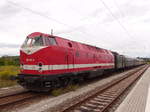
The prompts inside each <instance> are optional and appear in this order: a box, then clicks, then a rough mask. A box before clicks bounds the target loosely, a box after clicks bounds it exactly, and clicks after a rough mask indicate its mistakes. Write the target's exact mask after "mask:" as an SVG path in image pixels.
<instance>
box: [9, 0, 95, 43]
mask: <svg viewBox="0 0 150 112" xmlns="http://www.w3.org/2000/svg"><path fill="white" fill-rule="evenodd" d="M6 1H7V2H8V3H10V4H12V5H14V6H18V7H20V8H22V9H25V10H27V11H29V12H31V13H34V14H36V15H39V16H42V17H44V18H47V19H49V20H51V21H54V22H56V23H58V24H61V25H63V26H66V27H68V28H71V29H76V30H78V27H73V26H70V25H68V24H66V23H63V22H60V21H58V20H57V19H54V18H52V17H49V16H47V15H45V14H43V13H40V12H38V11H34V10H32V9H30V8H27V7H24V6H21V5H19V4H17V3H15V2H12V1H10V0H6ZM79 27H80V26H79ZM78 31H79V32H80V33H83V34H86V35H88V36H87V38H88V37H89V36H92V37H96V36H95V35H93V34H90V33H87V32H85V31H81V30H78ZM86 41H87V39H86Z"/></svg>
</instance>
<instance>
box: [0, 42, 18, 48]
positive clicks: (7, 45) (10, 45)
mask: <svg viewBox="0 0 150 112" xmlns="http://www.w3.org/2000/svg"><path fill="white" fill-rule="evenodd" d="M19 47H20V45H18V44H6V43H0V48H19Z"/></svg>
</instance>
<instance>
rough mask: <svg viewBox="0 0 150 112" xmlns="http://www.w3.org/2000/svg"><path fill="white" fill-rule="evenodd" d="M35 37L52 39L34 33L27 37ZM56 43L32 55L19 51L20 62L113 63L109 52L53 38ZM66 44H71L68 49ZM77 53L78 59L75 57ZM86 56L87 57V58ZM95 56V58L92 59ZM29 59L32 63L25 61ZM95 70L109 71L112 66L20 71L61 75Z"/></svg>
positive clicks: (46, 63)
mask: <svg viewBox="0 0 150 112" xmlns="http://www.w3.org/2000/svg"><path fill="white" fill-rule="evenodd" d="M35 36H45V38H46V37H48V36H50V37H52V36H51V35H48V34H43V33H40V32H35V33H32V34H30V35H28V37H29V38H34V37H35ZM53 37H54V38H55V40H56V42H57V45H51V46H47V47H46V48H43V49H41V50H39V51H37V52H35V53H33V54H30V55H29V54H26V53H24V52H23V51H20V62H21V64H24V65H38V63H39V62H42V63H43V65H61V64H92V63H93V64H94V63H114V56H113V54H112V53H111V52H110V51H109V50H105V49H96V47H93V46H89V45H86V44H82V43H79V42H75V41H71V40H67V39H64V38H61V37H57V36H53ZM68 42H69V43H71V44H72V47H69V45H68ZM77 51H78V53H79V57H77V56H76V54H77ZM87 55H88V56H87ZM93 55H95V58H93ZM67 57H68V62H67ZM28 59H31V60H32V61H27V60H28ZM97 68H101V69H104V68H105V69H110V68H114V66H97V67H86V68H76V69H64V70H47V71H42V72H39V71H38V70H21V73H22V74H35V75H36V74H45V75H46V74H47V75H48V74H49V75H50V74H62V73H67V72H78V71H87V70H94V69H97Z"/></svg>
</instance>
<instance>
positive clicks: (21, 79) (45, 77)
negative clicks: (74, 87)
mask: <svg viewBox="0 0 150 112" xmlns="http://www.w3.org/2000/svg"><path fill="white" fill-rule="evenodd" d="M133 62H134V63H133ZM20 64H21V73H20V74H18V77H17V79H18V83H19V84H20V85H22V86H23V87H25V88H27V89H29V90H33V91H49V90H51V89H53V88H57V87H60V86H62V85H63V86H65V85H67V84H68V83H69V82H72V81H75V80H79V79H80V80H82V79H85V78H91V77H96V76H97V75H102V74H103V71H108V70H114V69H115V70H116V69H123V68H127V67H133V66H137V65H141V64H142V62H141V63H140V62H139V60H136V59H132V58H126V57H125V56H123V55H119V54H118V53H115V52H111V51H109V50H106V49H102V48H98V47H95V46H91V45H87V44H83V43H79V42H75V41H71V40H67V39H64V38H61V37H58V36H53V35H49V34H44V33H40V32H34V33H32V34H30V35H28V36H27V38H26V40H25V42H24V44H23V45H22V47H21V50H20Z"/></svg>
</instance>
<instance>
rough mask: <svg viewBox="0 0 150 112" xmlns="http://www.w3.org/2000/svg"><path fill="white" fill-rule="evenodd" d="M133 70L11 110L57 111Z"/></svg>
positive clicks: (24, 111)
mask: <svg viewBox="0 0 150 112" xmlns="http://www.w3.org/2000/svg"><path fill="white" fill-rule="evenodd" d="M131 71H133V70H129V71H126V72H124V73H119V74H117V75H114V76H110V77H107V78H105V79H101V80H99V81H97V82H94V83H91V84H87V85H85V86H83V87H80V88H78V89H76V90H75V91H71V92H68V93H65V94H62V95H60V96H57V97H50V98H47V99H44V100H41V101H39V102H36V103H34V104H30V105H28V106H27V107H20V108H18V109H15V110H11V111H10V112H57V111H58V110H59V108H65V107H62V106H65V105H70V104H71V101H75V100H77V99H79V98H83V97H85V96H88V94H89V93H90V94H92V92H94V91H95V90H96V89H97V88H98V87H100V86H102V85H105V84H106V83H109V82H111V81H112V80H114V79H116V78H119V77H121V76H123V75H125V74H127V73H128V72H131Z"/></svg>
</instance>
